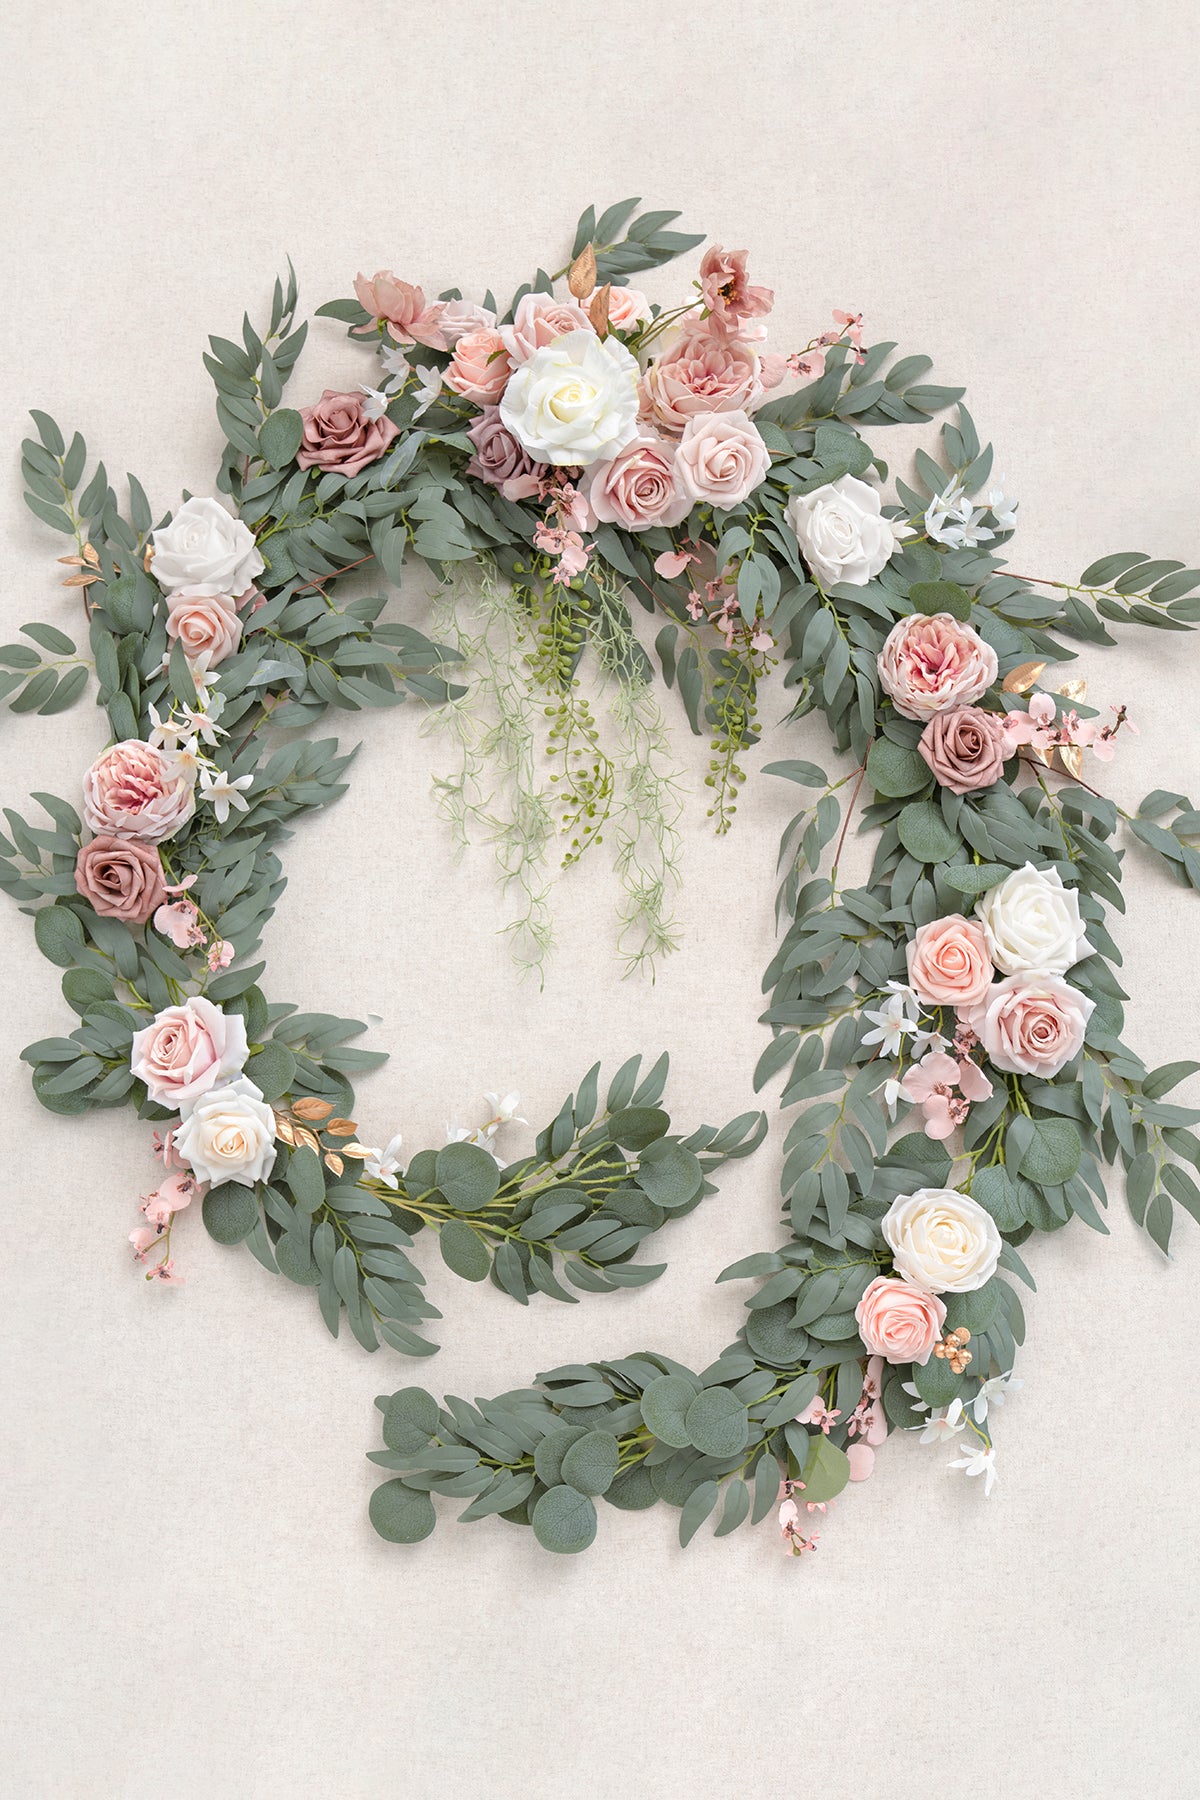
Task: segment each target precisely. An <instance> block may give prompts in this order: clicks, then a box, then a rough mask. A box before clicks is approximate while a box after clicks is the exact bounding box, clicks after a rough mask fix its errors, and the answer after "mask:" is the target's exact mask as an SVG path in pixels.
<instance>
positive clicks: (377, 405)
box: [358, 382, 388, 423]
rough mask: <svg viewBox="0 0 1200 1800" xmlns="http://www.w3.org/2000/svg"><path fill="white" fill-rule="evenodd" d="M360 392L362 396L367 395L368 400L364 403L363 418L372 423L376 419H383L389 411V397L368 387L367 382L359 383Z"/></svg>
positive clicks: (376, 389)
mask: <svg viewBox="0 0 1200 1800" xmlns="http://www.w3.org/2000/svg"><path fill="white" fill-rule="evenodd" d="M358 391H359V393H360V394H365V395H366V399H365V400H364V401H363V403H362V413H363V418H364V419H370V420H371V421H372V423H374V421H375V420H376V419H382V417H383V415H384V413H385V412H386V411H387V409H388V397H387V395H386V394H383V393H381V392H380V391H379V389H378V388H373V387H368V386H367V384H366V382H360V383H359V388H358Z"/></svg>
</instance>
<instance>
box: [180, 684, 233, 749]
mask: <svg viewBox="0 0 1200 1800" xmlns="http://www.w3.org/2000/svg"><path fill="white" fill-rule="evenodd" d="M224 705H225V696H224V694H210V695H209V696H208V700H207V702H206V704H205V705H204V706H185V707H184V709H183V716H184V718H185V720H186V721H187V724H188V725H189V726H190V727H191V729H192V731H193V733H194V734H195V735H196V736H197V737H198V738H199V739H200V742H201V743H202V744H208V745H209V746H210V748H211V746H213V745H214V744H216V742H217V740H218V738H223V737H228V736H229V733H228V732H227V731H226V730H224V728H223V727H222V726H220V725H218V724H217V720H218V719H219V718H220V716H221V709H222V707H223V706H224Z"/></svg>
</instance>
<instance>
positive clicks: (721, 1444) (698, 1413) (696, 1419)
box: [684, 1387, 750, 1458]
mask: <svg viewBox="0 0 1200 1800" xmlns="http://www.w3.org/2000/svg"><path fill="white" fill-rule="evenodd" d="M684 1423H685V1425H686V1427H687V1434H688V1437H689V1439H690V1441H691V1442H692V1443H693V1444H694V1445H695V1447H696V1449H697V1450H702V1451H703V1452H704V1454H705V1456H717V1457H722V1458H724V1457H726V1456H736V1455H737V1453H738V1451H739V1450H741V1449H742V1448H743V1446H744V1445H745V1442H746V1438H747V1436H748V1435H749V1431H750V1415H749V1413H748V1412H747V1411H746V1408H745V1407H744V1406H743V1405H742V1402H741V1401H740V1400H739V1399H738V1397H737V1395H736V1394H731V1393H730V1391H729V1389H728V1388H723V1387H712V1388H704V1389H702V1391H701V1392H700V1393H698V1394H697V1395H696V1398H695V1399H694V1400H693V1401H692V1404H691V1405H690V1406H689V1407H688V1410H687V1418H686V1419H685V1421H684Z"/></svg>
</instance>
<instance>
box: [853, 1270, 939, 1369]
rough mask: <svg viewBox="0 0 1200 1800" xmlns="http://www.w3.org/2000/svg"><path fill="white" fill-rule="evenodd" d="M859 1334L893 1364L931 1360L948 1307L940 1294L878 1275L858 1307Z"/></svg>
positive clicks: (868, 1346) (887, 1276) (878, 1354)
mask: <svg viewBox="0 0 1200 1800" xmlns="http://www.w3.org/2000/svg"><path fill="white" fill-rule="evenodd" d="M854 1317H855V1319H856V1320H857V1321H858V1331H859V1336H860V1337H861V1338H862V1341H863V1343H864V1344H865V1345H866V1347H867V1349H868V1350H869V1351H870V1352H871V1355H872V1356H882V1357H883V1358H884V1359H885V1361H887V1362H890V1363H910V1362H911V1363H927V1362H928V1361H929V1358H930V1357H931V1356H932V1355H933V1346H934V1345H935V1344H936V1343H938V1342H940V1340H941V1336H942V1328H943V1326H944V1325H945V1323H946V1307H945V1304H944V1302H943V1301H941V1300H939V1299H938V1297H937V1295H936V1294H927V1293H926V1292H925V1290H924V1288H919V1287H914V1286H913V1284H912V1282H911V1281H899V1280H897V1279H896V1277H895V1276H892V1275H877V1276H876V1277H875V1279H874V1281H873V1282H872V1283H871V1285H870V1287H869V1288H868V1289H867V1291H866V1293H865V1294H864V1295H863V1297H862V1299H861V1300H860V1301H859V1303H858V1305H857V1306H856V1307H855V1309H854Z"/></svg>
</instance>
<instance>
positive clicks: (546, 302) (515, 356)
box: [500, 294, 593, 364]
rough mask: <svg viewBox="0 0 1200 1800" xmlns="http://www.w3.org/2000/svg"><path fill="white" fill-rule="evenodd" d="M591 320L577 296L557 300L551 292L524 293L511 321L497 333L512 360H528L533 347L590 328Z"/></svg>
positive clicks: (515, 361) (542, 346)
mask: <svg viewBox="0 0 1200 1800" xmlns="http://www.w3.org/2000/svg"><path fill="white" fill-rule="evenodd" d="M592 330H593V327H592V321H591V320H590V319H589V318H588V316H587V314H586V312H584V310H583V308H582V306H580V304H579V302H578V301H577V300H556V299H555V298H554V295H553V294H526V296H525V298H524V299H523V300H522V302H521V304H520V305H519V306H518V307H517V310H516V312H515V313H514V314H513V322H512V324H511V325H502V326H501V327H500V335H501V337H502V338H503V339H504V342H505V344H506V345H507V346H508V354H509V356H510V357H511V358H512V360H513V362H514V363H517V364H520V363H523V362H528V361H529V358H530V357H531V356H532V355H533V353H534V351H535V350H541V349H542V348H544V346H545V345H546V344H552V343H553V342H554V340H555V338H559V337H564V336H565V335H566V334H567V333H568V332H570V331H592Z"/></svg>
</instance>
